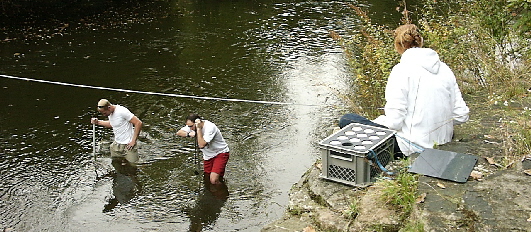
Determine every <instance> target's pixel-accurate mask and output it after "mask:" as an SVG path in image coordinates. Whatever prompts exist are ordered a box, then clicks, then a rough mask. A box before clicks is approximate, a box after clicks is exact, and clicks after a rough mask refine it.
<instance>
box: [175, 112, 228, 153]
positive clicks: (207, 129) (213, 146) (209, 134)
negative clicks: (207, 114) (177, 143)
mask: <svg viewBox="0 0 531 232" xmlns="http://www.w3.org/2000/svg"><path fill="white" fill-rule="evenodd" d="M203 122H204V123H205V125H204V126H203V129H202V130H201V132H202V133H203V138H204V139H205V141H206V142H207V145H206V146H205V147H204V148H203V149H201V151H202V152H203V159H204V160H209V159H212V158H214V157H216V156H217V155H218V154H220V153H226V152H229V145H228V144H227V143H226V142H225V139H223V135H221V131H219V129H218V127H217V126H216V125H215V124H214V123H212V122H210V121H207V120H203ZM181 130H184V131H186V132H190V131H191V130H190V127H188V126H185V127H183V128H181Z"/></svg>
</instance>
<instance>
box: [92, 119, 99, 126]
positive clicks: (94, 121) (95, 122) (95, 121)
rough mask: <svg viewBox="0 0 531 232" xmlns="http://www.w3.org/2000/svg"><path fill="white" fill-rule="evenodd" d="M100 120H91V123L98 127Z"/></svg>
mask: <svg viewBox="0 0 531 232" xmlns="http://www.w3.org/2000/svg"><path fill="white" fill-rule="evenodd" d="M98 121H99V120H98V118H91V119H90V123H92V124H94V125H98Z"/></svg>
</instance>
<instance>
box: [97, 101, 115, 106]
mask: <svg viewBox="0 0 531 232" xmlns="http://www.w3.org/2000/svg"><path fill="white" fill-rule="evenodd" d="M110 105H112V104H111V102H109V100H107V99H101V100H100V101H98V107H103V106H110Z"/></svg>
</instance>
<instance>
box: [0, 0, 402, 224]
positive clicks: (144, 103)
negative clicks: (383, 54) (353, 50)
mask: <svg viewBox="0 0 531 232" xmlns="http://www.w3.org/2000/svg"><path fill="white" fill-rule="evenodd" d="M348 3H353V4H358V5H363V6H366V7H367V8H368V9H369V10H371V11H376V12H379V16H378V18H379V19H380V20H383V21H386V20H388V21H390V22H394V21H396V23H395V24H397V23H398V17H399V16H398V15H397V13H396V12H395V11H394V8H395V6H394V4H395V1H391V0H386V1H368V2H367V1H360V2H358V3H356V2H352V1H346V0H345V1H342V0H339V1H305V0H297V1H295V0H292V1H275V0H255V1H195V0H189V1H185V0H172V1H149V2H142V3H138V2H135V1H131V2H128V4H130V5H125V6H119V5H115V6H112V7H109V6H106V7H109V8H106V9H102V10H101V12H99V13H97V14H96V15H91V16H87V17H85V18H83V19H81V20H80V19H79V18H77V19H72V18H67V19H62V20H63V21H61V20H57V21H53V23H50V24H49V25H48V27H45V29H35V28H30V26H28V25H22V26H20V25H18V28H17V27H16V25H15V26H13V25H14V24H15V23H13V24H9V25H7V24H8V23H6V22H4V24H6V25H7V26H6V25H4V31H3V32H4V34H5V36H6V38H9V39H6V40H5V41H4V42H3V43H0V61H1V62H0V74H2V75H7V76H10V77H24V78H32V79H38V80H47V81H55V82H61V83H71V84H79V85H88V86H98V87H107V88H111V89H110V90H109V89H108V90H102V89H94V88H81V87H72V86H65V85H57V84H50V83H39V82H32V81H23V80H19V79H10V78H5V77H3V78H0V87H1V90H0V91H1V98H0V106H1V111H0V131H1V133H2V136H1V138H0V156H1V159H0V215H1V217H0V229H2V228H9V229H11V230H12V231H259V230H260V228H262V227H263V226H264V225H266V224H268V223H270V222H272V221H274V220H277V219H279V218H281V216H282V214H283V213H284V212H285V209H286V205H287V204H288V191H289V189H290V187H291V186H292V185H293V184H294V183H296V182H297V181H298V180H299V178H300V177H301V175H302V174H303V173H304V172H305V171H306V170H307V169H308V168H309V167H310V166H311V165H312V164H313V163H314V162H315V161H316V160H317V159H319V155H320V153H319V147H318V142H319V141H320V140H322V139H323V138H325V137H326V136H328V135H329V134H330V133H331V130H332V128H333V127H334V126H335V124H336V122H337V118H338V117H339V116H340V115H341V114H342V113H345V112H346V111H347V106H345V105H344V103H343V102H342V101H341V99H340V97H339V96H340V95H341V94H345V93H348V92H349V85H350V84H349V83H350V80H351V78H352V76H351V72H350V71H349V69H348V65H347V61H346V59H345V56H344V54H343V51H342V49H341V47H340V46H339V45H338V44H337V42H336V41H334V40H332V38H331V37H330V36H329V31H330V30H333V31H335V32H337V33H339V34H340V35H342V36H345V37H348V32H349V31H350V29H351V28H353V27H355V25H356V24H357V20H356V17H355V16H354V14H353V12H352V11H351V9H350V8H348V6H347V4H348ZM59 21H60V22H61V23H57V22H59ZM65 24H68V25H65ZM6 28H7V29H6ZM20 28H25V29H26V31H31V34H26V35H23V32H21V30H18V29H20ZM10 30H11V31H10ZM32 30H33V31H32ZM17 33H18V34H17ZM17 36H18V37H17ZM24 36H25V39H24ZM113 89H127V90H136V91H145V92H156V93H167V94H179V95H187V96H201V97H212V98H216V99H215V100H204V99H194V98H186V97H172V96H163V95H153V94H146V93H145V92H143V93H135V92H121V91H115V90H113ZM100 98H107V99H109V100H110V101H111V102H112V103H114V104H119V105H123V106H126V107H127V108H129V109H130V110H131V111H132V112H133V113H134V114H135V115H137V116H138V117H139V118H140V119H141V120H142V121H143V122H144V127H143V130H142V132H141V136H140V142H139V147H140V148H139V154H140V159H141V164H140V165H139V166H138V169H134V168H132V167H128V166H121V165H115V166H113V165H112V164H111V160H110V158H109V153H108V149H106V147H107V146H108V143H109V142H110V141H112V132H111V130H110V129H104V128H101V127H98V128H96V130H95V131H93V129H92V125H91V124H90V123H89V121H90V118H91V117H95V116H98V115H97V111H96V107H95V106H96V103H97V101H98V100H99V99H100ZM220 99H221V100H220ZM223 99H233V100H234V99H236V101H226V100H223ZM246 100H260V101H270V102H273V103H277V102H278V103H289V104H271V103H269V104H264V103H257V102H248V101H246ZM190 112H196V113H199V114H201V115H202V116H203V117H204V118H206V119H208V120H210V121H212V122H214V123H215V124H217V125H218V127H219V128H220V130H221V131H222V133H223V135H224V137H225V139H226V140H227V142H228V144H229V146H230V149H231V157H230V160H229V163H228V165H227V173H226V189H222V190H219V191H211V188H210V187H209V186H205V185H204V184H203V183H202V179H201V177H200V176H198V175H194V171H196V170H197V169H198V166H197V164H198V163H197V160H196V159H195V157H196V153H195V149H194V143H193V140H191V139H187V138H179V137H177V136H175V133H176V132H177V130H178V129H179V128H180V127H182V126H183V125H184V117H185V116H186V115H187V114H188V113H190ZM99 117H100V119H103V118H102V117H101V116H99ZM93 133H94V134H95V138H96V146H95V147H94V145H93V143H92V141H93ZM94 148H96V158H95V157H94V156H93V149H94Z"/></svg>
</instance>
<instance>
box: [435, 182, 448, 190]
mask: <svg viewBox="0 0 531 232" xmlns="http://www.w3.org/2000/svg"><path fill="white" fill-rule="evenodd" d="M437 186H439V188H442V189H445V188H446V186H444V184H442V183H441V182H437Z"/></svg>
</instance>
